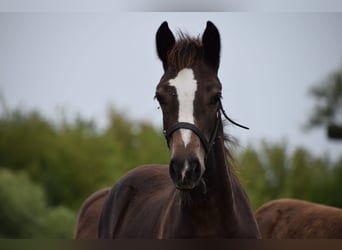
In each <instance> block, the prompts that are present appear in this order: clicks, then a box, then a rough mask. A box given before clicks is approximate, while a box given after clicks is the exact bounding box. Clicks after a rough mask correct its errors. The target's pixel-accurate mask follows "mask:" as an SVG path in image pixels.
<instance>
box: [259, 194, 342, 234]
mask: <svg viewBox="0 0 342 250" xmlns="http://www.w3.org/2000/svg"><path fill="white" fill-rule="evenodd" d="M256 219H257V222H258V225H259V229H260V233H261V236H262V238H265V239H271V238H276V239H289V238H297V239H300V238H302V239H303V238H321V239H324V238H342V209H339V208H335V207H330V206H325V205H320V204H317V203H312V202H308V201H303V200H295V199H279V200H273V201H270V202H268V203H266V204H264V205H263V206H261V207H260V208H259V209H258V210H257V211H256Z"/></svg>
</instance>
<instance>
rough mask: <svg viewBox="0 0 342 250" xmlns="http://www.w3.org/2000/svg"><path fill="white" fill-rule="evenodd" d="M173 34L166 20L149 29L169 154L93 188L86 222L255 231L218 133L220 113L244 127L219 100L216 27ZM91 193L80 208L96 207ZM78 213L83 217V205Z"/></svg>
mask: <svg viewBox="0 0 342 250" xmlns="http://www.w3.org/2000/svg"><path fill="white" fill-rule="evenodd" d="M177 38H178V39H176V38H175V36H174V34H173V33H172V31H171V30H170V29H169V26H168V23H167V22H163V23H162V24H161V25H160V27H159V28H158V30H157V32H156V48H157V54H158V57H159V59H160V60H161V63H162V67H163V75H162V77H161V79H160V82H159V83H158V84H157V87H156V93H155V99H156V100H157V101H158V102H159V105H160V109H161V111H162V115H163V133H164V135H165V138H166V143H167V146H168V148H169V152H170V162H169V164H168V165H144V166H139V167H136V168H135V169H133V170H131V171H129V172H128V173H127V174H126V175H124V176H123V177H122V178H121V179H119V181H118V182H117V183H116V184H114V186H113V187H112V188H111V189H110V190H108V189H105V191H104V193H102V196H101V195H97V196H96V195H95V196H96V197H97V198H98V199H97V200H100V202H101V203H103V204H102V211H101V215H98V214H97V215H96V216H95V217H96V219H94V220H92V222H91V223H90V224H89V225H88V226H90V227H92V228H94V230H91V231H96V226H97V225H96V223H97V222H98V228H97V229H98V230H97V232H98V235H97V237H98V238H100V239H112V238H150V239H170V238H260V233H259V230H258V226H257V223H256V220H255V217H254V214H253V211H252V209H251V206H250V203H249V199H248V196H247V194H246V192H245V190H244V188H243V187H242V185H241V183H240V181H239V179H238V177H237V175H236V173H235V171H234V167H233V160H232V156H231V154H230V152H229V150H228V146H227V144H228V143H227V141H228V139H227V136H226V135H225V133H224V122H225V121H223V118H222V116H224V117H225V118H226V119H227V120H228V121H230V122H232V123H233V124H235V125H238V126H240V127H243V128H246V127H244V126H242V125H240V124H238V123H236V122H234V121H232V120H231V119H229V117H228V116H227V114H226V113H225V111H224V109H223V107H222V103H221V98H222V85H221V82H220V81H219V78H218V76H217V74H218V69H219V62H220V49H221V40H220V34H219V31H218V29H217V27H216V26H215V25H214V24H213V23H212V22H210V21H208V22H207V23H206V27H205V30H204V33H203V35H202V37H201V39H200V38H199V37H197V38H194V37H191V36H190V35H188V34H184V33H182V32H180V33H179V35H178V37H177ZM91 200H92V199H90V202H89V199H88V200H87V201H86V202H85V203H86V204H87V203H88V205H83V206H82V209H87V208H88V209H90V210H94V211H95V210H97V212H98V209H97V207H96V206H95V205H91V204H90V203H91ZM93 200H94V198H93ZM100 207H101V206H100ZM82 209H81V210H82ZM79 214H80V216H79V219H81V220H85V218H84V217H86V216H84V215H85V214H87V212H84V211H80V212H79ZM82 215H83V216H82ZM98 216H99V217H100V218H98ZM78 225H86V223H83V222H78ZM76 231H77V230H76ZM83 231H86V230H83ZM88 231H89V230H88ZM88 236H89V237H95V235H88ZM75 237H76V238H80V235H79V234H77V233H76V236H75Z"/></svg>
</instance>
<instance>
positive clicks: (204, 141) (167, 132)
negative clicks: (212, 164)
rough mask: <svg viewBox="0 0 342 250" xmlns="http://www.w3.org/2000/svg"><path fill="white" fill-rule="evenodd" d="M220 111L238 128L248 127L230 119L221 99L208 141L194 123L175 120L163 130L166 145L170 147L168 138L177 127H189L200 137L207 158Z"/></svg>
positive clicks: (215, 135)
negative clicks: (175, 121)
mask: <svg viewBox="0 0 342 250" xmlns="http://www.w3.org/2000/svg"><path fill="white" fill-rule="evenodd" d="M220 111H222V114H223V116H224V117H225V118H226V119H227V120H228V121H229V122H231V123H232V124H234V125H236V126H238V127H240V128H243V129H249V128H248V127H246V126H244V125H241V124H239V123H237V122H234V121H233V120H232V119H230V118H229V117H228V116H227V114H226V112H225V111H224V109H223V107H222V103H221V101H219V110H218V111H217V119H216V121H215V128H214V130H213V132H212V133H211V136H210V139H209V141H208V140H207V138H206V137H205V135H204V134H203V133H202V131H201V130H200V129H199V128H198V127H196V126H195V125H194V124H192V123H189V122H177V123H175V124H173V125H172V126H171V127H169V128H168V129H167V130H164V131H163V133H164V136H165V138H166V142H167V145H168V147H170V138H171V136H172V134H173V133H174V132H175V131H177V130H178V129H189V130H191V131H192V132H194V133H195V134H196V135H197V136H198V138H199V139H200V141H201V143H202V145H203V147H204V149H205V152H206V158H207V156H208V155H209V153H210V151H211V149H212V147H213V145H214V142H215V139H216V137H217V131H218V127H219V119H220V118H221V116H220Z"/></svg>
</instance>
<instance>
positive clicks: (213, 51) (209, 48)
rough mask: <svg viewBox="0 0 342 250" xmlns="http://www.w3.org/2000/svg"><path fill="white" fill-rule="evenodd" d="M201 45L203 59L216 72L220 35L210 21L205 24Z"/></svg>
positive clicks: (218, 61)
mask: <svg viewBox="0 0 342 250" xmlns="http://www.w3.org/2000/svg"><path fill="white" fill-rule="evenodd" d="M202 44H203V48H204V56H205V59H206V60H207V62H208V63H209V65H211V66H212V67H213V69H214V70H215V71H217V70H218V68H219V64H220V50H221V41H220V33H219V31H218V29H217V28H216V26H215V25H214V24H213V23H212V22H210V21H208V22H207V27H206V28H205V31H204V33H203V36H202Z"/></svg>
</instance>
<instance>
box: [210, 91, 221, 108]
mask: <svg viewBox="0 0 342 250" xmlns="http://www.w3.org/2000/svg"><path fill="white" fill-rule="evenodd" d="M221 98H222V96H221V93H217V94H215V95H214V96H213V97H211V99H210V105H217V104H218V103H219V102H220V100H221Z"/></svg>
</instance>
